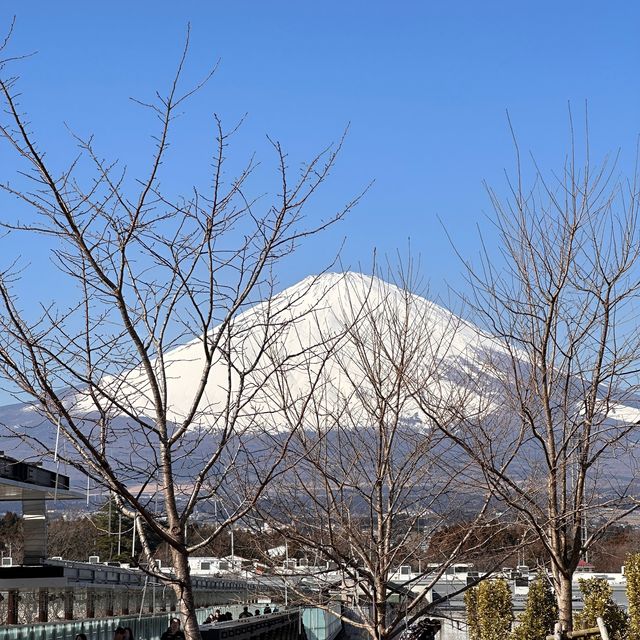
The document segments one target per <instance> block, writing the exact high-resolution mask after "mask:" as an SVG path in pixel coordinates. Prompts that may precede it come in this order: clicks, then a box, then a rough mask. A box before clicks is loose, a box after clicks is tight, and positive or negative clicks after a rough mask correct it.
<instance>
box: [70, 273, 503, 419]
mask: <svg viewBox="0 0 640 640" xmlns="http://www.w3.org/2000/svg"><path fill="white" fill-rule="evenodd" d="M407 328H408V330H407ZM345 332H346V333H345ZM228 334H229V337H228V339H227V337H225V338H223V340H222V343H221V345H220V346H221V348H220V349H219V350H218V351H217V353H216V356H215V358H214V361H213V364H212V367H211V371H210V372H209V378H208V382H207V384H206V388H205V392H204V394H203V396H202V398H201V400H200V401H199V402H198V403H197V411H196V416H195V420H194V424H196V425H201V426H205V427H212V428H216V427H220V426H222V424H223V423H224V421H225V420H226V419H227V417H226V411H227V408H228V407H231V410H232V411H236V410H237V411H238V413H239V414H240V415H242V417H243V420H244V424H250V423H251V422H252V421H259V422H260V424H261V425H263V426H264V425H269V426H270V428H274V429H279V428H280V427H282V426H284V425H283V422H286V420H285V418H284V416H285V414H287V413H289V414H291V410H292V409H293V413H295V410H297V409H299V408H300V407H301V406H302V403H304V401H305V400H306V399H307V398H308V397H309V394H310V392H311V389H312V388H313V389H314V395H315V396H316V397H317V400H316V402H317V406H318V407H319V406H320V405H321V406H322V407H323V408H322V409H321V410H320V411H319V412H320V413H322V411H330V410H331V407H335V406H336V404H339V403H340V401H341V399H342V401H345V399H346V398H353V396H354V392H355V391H358V392H361V391H362V389H364V388H367V387H370V386H371V385H370V383H369V382H368V380H367V378H370V377H371V370H370V367H371V366H374V367H378V368H379V371H378V374H379V375H380V376H381V378H382V379H383V380H384V379H385V378H391V377H393V375H392V374H393V368H394V367H395V366H396V364H395V363H394V362H393V360H394V358H395V357H396V356H395V353H397V352H398V351H399V350H400V349H402V346H403V344H404V347H405V348H406V349H407V350H411V351H412V354H411V356H412V363H411V366H413V367H414V370H413V372H412V374H413V375H414V376H419V375H422V376H423V377H424V376H426V377H429V376H430V377H431V379H432V382H435V378H434V376H435V371H434V368H435V367H436V366H437V367H439V368H440V371H443V370H445V369H446V366H448V365H450V366H451V367H454V366H457V367H463V366H464V364H463V363H464V362H473V361H476V360H477V354H478V352H479V351H482V352H497V353H500V352H501V351H502V350H501V347H500V346H499V345H498V344H497V343H496V342H495V341H494V340H493V339H492V338H491V337H489V336H487V335H485V334H483V333H482V332H481V331H479V330H478V329H477V328H476V327H474V326H472V325H471V324H469V323H466V322H463V321H461V320H460V319H459V318H457V317H456V316H455V315H453V314H452V313H450V312H449V311H447V310H445V309H444V308H442V307H440V306H438V305H436V304H434V303H432V302H429V301H428V300H426V299H424V298H422V297H419V296H416V295H412V294H409V293H408V292H406V291H403V290H402V289H400V288H398V287H396V286H395V285H392V284H389V283H386V282H383V281H382V280H380V279H378V278H375V277H369V276H365V275H362V274H359V273H353V272H348V273H329V274H323V275H321V276H311V277H308V278H305V279H304V280H302V281H301V282H299V283H298V284H296V285H294V286H292V287H290V288H288V289H286V290H284V291H282V292H281V293H279V294H278V295H276V296H274V297H273V298H272V299H271V300H268V301H265V302H263V303H261V304H259V305H257V306H255V307H253V308H251V309H249V310H247V311H245V312H244V313H242V314H240V315H238V317H237V318H236V319H235V320H234V323H233V325H232V327H230V329H229V332H228ZM407 336H409V337H408V338H407ZM214 337H215V333H214V334H212V335H211V336H209V339H213V338H214ZM365 354H366V355H365ZM420 359H421V360H422V361H421V362H419V360H420ZM367 361H368V362H367ZM446 363H448V365H447V364H446ZM454 363H456V364H455V365H454ZM420 367H423V368H424V371H421V370H420ZM154 368H155V372H156V375H158V376H162V375H163V372H166V402H167V407H168V418H169V419H170V420H171V421H173V422H175V423H177V424H179V423H181V422H182V421H183V420H185V418H186V417H188V416H189V415H190V412H191V410H192V407H193V405H194V397H195V395H196V390H197V388H198V385H199V383H200V380H201V378H202V375H203V371H204V370H205V359H204V348H203V339H196V340H193V341H191V342H189V343H187V344H185V345H183V346H181V347H179V348H176V349H173V350H171V351H168V352H167V353H166V354H165V355H164V367H163V366H162V365H161V363H160V362H159V360H156V361H155V362H154ZM104 384H105V385H106V386H107V387H108V388H109V389H110V390H111V392H112V393H114V394H115V395H116V396H117V397H118V398H119V401H120V402H121V403H122V404H123V405H124V406H126V408H127V409H128V410H129V411H132V412H135V413H136V414H143V415H148V416H149V417H152V416H153V415H154V411H153V403H152V394H151V390H150V386H149V383H148V378H147V375H146V374H145V371H144V369H143V368H142V367H135V368H133V369H132V370H130V371H127V372H124V373H122V374H121V375H119V376H118V377H113V378H108V379H105V380H104ZM437 385H439V388H438V393H440V394H442V395H445V396H450V394H451V392H452V391H454V390H455V386H456V383H455V382H453V381H451V380H449V381H447V380H446V379H445V378H444V376H439V379H438V381H437ZM74 403H75V404H76V405H77V406H76V409H79V410H82V411H86V412H89V411H91V410H92V409H93V408H94V405H93V403H92V401H91V400H90V399H89V398H87V397H76V398H75V400H74ZM285 408H286V410H285ZM403 410H404V412H405V413H407V415H414V414H415V413H416V412H417V409H416V407H415V406H412V405H410V404H407V405H406V407H404V409H403ZM316 413H318V411H316ZM290 417H291V416H290Z"/></svg>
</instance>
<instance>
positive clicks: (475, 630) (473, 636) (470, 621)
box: [464, 587, 480, 640]
mask: <svg viewBox="0 0 640 640" xmlns="http://www.w3.org/2000/svg"><path fill="white" fill-rule="evenodd" d="M464 606H465V609H466V612H467V629H468V633H469V640H480V626H479V625H478V587H471V589H467V590H466V591H465V592H464Z"/></svg>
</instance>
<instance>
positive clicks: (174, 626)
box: [160, 618, 185, 640]
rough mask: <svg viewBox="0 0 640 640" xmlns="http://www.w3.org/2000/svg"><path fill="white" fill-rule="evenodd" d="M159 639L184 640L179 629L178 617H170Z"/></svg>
mask: <svg viewBox="0 0 640 640" xmlns="http://www.w3.org/2000/svg"><path fill="white" fill-rule="evenodd" d="M160 640H185V637H184V633H183V632H182V629H180V619H179V618H171V622H170V623H169V628H168V629H167V630H166V631H165V632H164V633H163V634H162V636H161V638H160Z"/></svg>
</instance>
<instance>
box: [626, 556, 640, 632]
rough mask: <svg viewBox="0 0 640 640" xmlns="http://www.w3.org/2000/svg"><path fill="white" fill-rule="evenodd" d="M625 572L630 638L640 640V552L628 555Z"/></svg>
mask: <svg viewBox="0 0 640 640" xmlns="http://www.w3.org/2000/svg"><path fill="white" fill-rule="evenodd" d="M624 573H625V576H626V577H627V598H628V599H629V640H640V553H632V554H629V555H628V556H627V560H626V562H625V563H624Z"/></svg>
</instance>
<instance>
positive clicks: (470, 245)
mask: <svg viewBox="0 0 640 640" xmlns="http://www.w3.org/2000/svg"><path fill="white" fill-rule="evenodd" d="M13 14H16V15H17V24H16V31H15V36H14V38H13V41H12V45H11V50H10V52H11V53H26V52H30V51H34V50H37V51H38V54H37V55H36V56H34V57H33V58H31V59H29V60H26V61H23V62H21V63H20V64H19V66H18V67H16V70H17V71H19V73H20V75H21V81H20V87H21V91H22V99H21V102H22V107H23V108H24V109H25V111H27V112H28V113H29V114H30V118H31V122H32V127H33V129H34V131H35V132H36V133H37V136H38V139H39V141H40V145H41V147H42V148H46V149H48V153H49V158H50V159H51V160H52V162H54V163H62V162H64V161H65V160H67V159H69V158H71V157H72V156H73V154H74V152H75V148H74V144H73V142H72V141H71V139H70V137H69V135H68V133H67V131H66V129H65V126H64V123H65V122H66V123H67V124H68V125H69V126H70V127H71V128H73V129H74V130H76V131H78V132H79V133H81V134H89V133H94V134H95V140H96V145H97V146H98V148H100V149H101V151H102V153H103V154H104V156H106V157H109V158H120V159H121V160H122V161H124V162H126V164H128V165H129V166H130V167H132V168H133V169H134V170H135V169H136V168H138V169H139V168H141V167H144V166H145V164H144V162H145V160H146V159H147V158H148V151H149V148H150V145H151V142H150V138H149V136H150V134H151V133H152V132H153V126H152V122H151V121H150V119H149V116H148V114H146V113H145V112H144V111H143V110H141V109H140V108H139V107H137V106H135V105H134V104H133V103H132V102H130V101H129V100H128V97H129V96H135V97H138V98H140V99H143V100H144V99H147V98H149V97H151V96H152V95H153V92H154V91H155V90H156V89H158V88H160V89H162V88H163V87H165V86H166V83H167V82H168V81H169V79H170V77H171V74H172V72H173V70H174V68H175V64H176V61H177V59H178V57H179V53H180V50H181V47H182V45H183V40H184V34H185V31H186V25H187V23H188V22H190V23H191V25H192V47H191V56H190V60H189V64H188V66H187V71H186V75H185V78H186V80H187V82H189V81H194V80H195V79H197V78H199V77H201V76H202V75H203V74H204V73H205V71H206V70H207V69H208V68H209V67H210V66H211V65H212V64H213V63H214V62H215V61H216V60H217V59H221V64H220V67H219V71H218V72H217V74H216V76H215V77H214V79H213V80H212V81H211V83H210V84H209V85H208V86H207V87H206V89H205V90H204V91H203V92H202V93H201V94H200V95H199V96H198V97H197V99H195V100H194V101H193V102H192V103H191V105H190V107H189V111H188V113H187V115H185V116H184V117H183V118H181V119H180V120H179V121H178V124H177V129H176V133H175V137H174V145H173V148H172V153H173V154H174V156H173V158H174V160H176V162H174V163H173V164H171V165H170V166H171V171H170V174H169V175H167V176H165V178H164V183H165V185H167V186H169V187H170V188H172V189H173V188H175V190H180V189H181V190H182V191H183V192H188V191H189V189H190V187H191V185H192V184H194V183H195V184H198V183H202V182H203V181H205V180H206V176H207V170H208V166H209V165H208V163H209V155H208V154H209V153H210V151H211V146H210V143H211V141H212V137H213V129H212V126H211V114H212V113H213V112H216V113H218V114H219V115H220V116H221V117H222V118H223V120H224V121H225V122H226V123H227V124H228V125H231V124H233V123H234V122H235V121H236V120H237V119H238V118H239V117H240V116H242V115H243V114H244V113H245V112H247V113H248V119H247V122H246V124H245V125H244V127H243V129H242V131H241V133H240V135H239V136H238V137H237V139H236V143H235V147H234V148H232V149H231V150H230V155H232V156H233V157H234V158H236V160H237V161H238V163H240V162H241V161H242V160H243V159H244V158H246V156H247V155H248V154H249V153H251V152H253V151H255V152H257V154H258V157H259V158H260V160H261V161H262V163H263V164H262V169H261V171H260V172H259V173H258V175H257V176H256V179H255V181H254V186H255V192H256V193H262V192H274V191H275V190H276V189H277V184H276V183H275V182H274V178H275V171H274V164H273V160H274V158H273V156H272V154H271V153H270V151H269V148H268V145H267V144H266V137H265V136H266V135H267V134H269V135H270V136H272V137H274V138H276V139H278V140H280V141H281V142H282V144H283V145H284V147H285V148H286V149H287V150H288V151H289V154H290V158H291V163H292V164H295V163H296V162H297V161H299V160H302V159H304V158H308V157H310V156H311V155H312V154H313V153H314V152H315V151H317V150H319V149H320V148H321V147H323V146H324V145H325V144H326V143H327V142H330V141H332V140H335V139H336V138H338V137H339V135H340V133H341V131H342V130H343V129H344V127H345V126H346V125H347V123H349V122H350V123H351V130H350V134H349V136H348V140H347V144H346V147H345V150H344V152H343V154H342V158H341V160H340V162H339V164H338V168H337V170H336V171H335V173H334V175H333V176H332V178H331V180H330V181H329V182H328V183H327V185H326V187H325V189H324V191H323V192H322V195H321V197H319V198H318V199H317V201H316V208H315V211H316V212H317V213H318V215H322V214H324V213H326V212H327V211H329V209H331V208H335V207H338V206H340V204H341V203H343V202H344V201H346V200H347V199H349V197H350V196H351V195H353V194H354V193H356V192H358V191H359V190H360V189H361V188H362V187H363V186H364V185H365V184H367V183H368V182H369V181H370V180H375V184H374V186H373V187H372V189H371V190H370V191H369V193H368V195H367V196H366V198H365V199H364V201H363V202H362V204H361V205H360V206H359V207H358V208H357V210H355V211H354V213H353V214H352V215H351V217H350V218H349V219H348V221H347V222H345V223H344V224H342V225H341V226H339V227H337V228H335V229H334V230H333V231H332V232H331V233H330V234H328V235H326V236H324V237H323V238H322V239H319V240H317V241H315V242H314V243H313V244H312V245H310V246H308V247H307V249H306V250H304V251H302V252H300V253H299V254H298V255H297V256H296V257H295V258H294V259H293V260H291V261H290V262H289V263H288V270H287V272H286V273H283V274H281V279H282V283H283V285H286V284H291V283H293V282H295V281H297V280H299V279H301V278H302V277H304V276H306V275H308V274H309V273H313V272H316V271H318V270H319V269H321V268H322V267H323V266H324V264H325V263H326V259H327V256H328V255H330V254H331V253H332V252H333V251H334V250H335V249H336V248H337V247H338V246H339V244H340V242H341V240H342V238H346V243H345V245H344V248H343V251H342V261H343V263H344V264H345V265H346V266H348V267H351V268H357V267H358V265H359V264H363V265H364V266H365V268H366V267H367V266H368V265H369V264H370V256H371V252H372V250H373V248H374V247H377V249H378V251H379V253H381V254H385V253H394V252H395V251H396V250H397V249H400V250H401V251H404V250H405V249H406V247H407V243H408V240H409V239H411V245H412V248H413V251H414V253H416V254H420V255H421V256H422V265H423V266H422V269H423V273H424V275H425V277H426V278H427V279H428V280H429V281H430V282H431V289H432V292H433V294H434V296H436V297H437V296H438V295H440V294H442V293H443V292H444V290H445V289H444V284H443V283H444V281H445V280H449V281H450V282H451V283H452V284H454V285H456V284H458V283H459V277H458V273H459V271H460V268H459V265H458V263H457V261H456V259H455V258H454V257H453V254H452V251H451V249H450V247H449V245H448V243H447V241H446V236H445V234H444V232H443V230H442V229H441V227H440V225H439V223H438V221H437V220H438V217H440V218H441V219H442V220H443V221H444V223H445V224H446V226H447V228H448V229H449V231H450V233H451V234H452V236H453V237H454V238H455V240H456V243H457V245H458V246H459V248H460V249H461V251H462V252H463V253H465V254H470V253H473V252H474V251H475V250H476V248H477V246H478V240H477V233H476V230H475V226H476V224H481V225H482V226H483V227H485V228H486V227H487V225H486V221H485V219H484V213H485V212H486V211H487V209H488V200H487V197H486V195H485V192H484V188H483V186H482V181H483V180H487V181H488V182H489V183H491V184H492V185H496V186H497V187H498V188H499V189H502V188H503V187H504V177H503V171H504V169H505V168H511V167H512V166H513V148H512V145H511V141H510V135H509V130H508V127H507V122H506V117H505V110H507V109H508V110H509V112H510V114H511V117H512V120H513V122H514V125H515V128H516V131H517V134H518V137H519V140H520V143H521V145H522V147H523V148H524V149H525V150H528V149H531V150H532V151H534V153H535V155H536V157H537V159H538V161H539V162H540V164H541V165H542V166H544V167H549V168H558V167H561V165H562V160H563V154H564V153H565V151H566V149H567V139H568V127H567V103H568V101H570V102H571V103H572V105H573V109H574V111H575V112H576V113H578V114H580V113H581V111H582V108H583V104H584V101H585V100H588V102H589V112H590V122H591V144H592V148H593V149H594V151H595V153H604V152H606V151H614V152H615V151H616V150H617V149H618V148H619V147H622V148H623V160H625V159H628V158H629V157H630V156H631V155H632V154H633V150H634V146H635V143H636V137H637V135H638V133H640V109H639V108H640V80H639V78H638V69H639V68H640V59H639V58H640V55H639V54H640V38H639V37H638V25H640V5H638V3H633V2H627V1H624V2H621V1H619V2H607V3H603V2H593V1H584V0H583V1H579V2H578V1H575V2H571V1H569V2H565V1H563V2H548V1H540V0H537V1H535V2H505V1H500V2H497V1H489V0H484V1H482V2H478V1H475V0H474V1H471V0H469V1H467V2H418V1H415V2H401V1H398V2H378V1H368V2H364V1H363V2H347V1H345V0H343V1H342V2H333V1H323V2H319V1H318V2H300V1H298V2H294V1H289V2H278V1H276V0H273V1H269V2H264V1H263V2H258V1H255V2H241V1H235V2H231V1H227V2H218V1H210V2H181V3H178V2H174V1H171V2H168V1H155V2H131V1H129V2H119V1H113V0H112V1H110V2H103V3H97V2H86V1H84V2H72V1H65V2H58V3H53V2H44V1H41V2H35V1H32V2H25V1H24V0H20V1H14V0H3V2H2V3H1V4H0V27H2V26H3V25H8V23H9V21H10V18H11V16H12V15H13ZM11 158H12V155H11V154H10V153H9V151H8V149H7V148H6V145H3V146H2V147H1V148H0V179H2V180H6V179H7V177H8V176H7V172H10V171H11V167H12V165H11V163H12V160H11ZM2 203H3V206H5V205H6V201H2ZM0 215H3V213H2V212H0ZM16 250H17V251H20V247H17V248H16ZM34 261H35V262H37V258H34ZM48 286H49V281H48V279H47V274H46V272H43V273H42V277H41V278H40V279H39V282H38V283H35V284H34V290H33V295H34V298H37V297H41V296H43V295H44V296H46V295H51V291H50V290H48V289H47V287H48Z"/></svg>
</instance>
